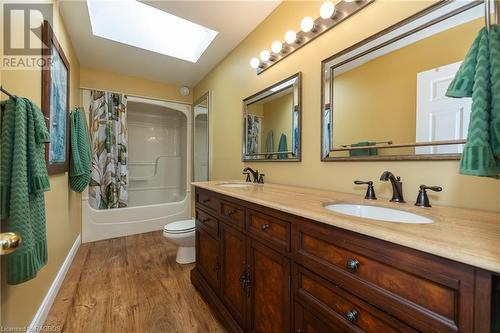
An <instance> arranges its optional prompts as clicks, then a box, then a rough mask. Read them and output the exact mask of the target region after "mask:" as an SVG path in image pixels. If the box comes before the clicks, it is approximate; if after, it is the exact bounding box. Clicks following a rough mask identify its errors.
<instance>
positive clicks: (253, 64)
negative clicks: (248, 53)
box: [250, 58, 260, 69]
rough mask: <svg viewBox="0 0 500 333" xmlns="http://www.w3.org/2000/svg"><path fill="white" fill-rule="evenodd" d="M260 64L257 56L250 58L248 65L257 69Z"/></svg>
mask: <svg viewBox="0 0 500 333" xmlns="http://www.w3.org/2000/svg"><path fill="white" fill-rule="evenodd" d="M259 65H260V60H259V58H252V59H250V66H251V67H252V68H253V69H257V68H258V67H259Z"/></svg>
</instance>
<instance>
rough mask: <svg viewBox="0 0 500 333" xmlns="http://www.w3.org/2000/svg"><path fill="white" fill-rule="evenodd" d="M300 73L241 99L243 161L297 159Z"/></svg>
mask: <svg viewBox="0 0 500 333" xmlns="http://www.w3.org/2000/svg"><path fill="white" fill-rule="evenodd" d="M301 85H302V82H301V73H297V74H295V75H292V76H291V77H288V78H286V79H284V80H282V81H280V82H277V83H275V84H273V85H272V86H270V87H268V88H266V89H264V90H262V91H260V92H258V93H256V94H254V95H252V96H250V97H247V98H245V99H244V100H243V154H242V160H243V161H252V162H261V161H262V162H264V161H265V162H271V161H274V162H298V161H300V159H301V133H300V132H301V108H302V97H301Z"/></svg>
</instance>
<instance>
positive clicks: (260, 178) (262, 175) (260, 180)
mask: <svg viewBox="0 0 500 333" xmlns="http://www.w3.org/2000/svg"><path fill="white" fill-rule="evenodd" d="M264 176H265V174H263V173H261V174H260V176H259V181H258V183H260V184H264Z"/></svg>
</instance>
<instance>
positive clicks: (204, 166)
mask: <svg viewBox="0 0 500 333" xmlns="http://www.w3.org/2000/svg"><path fill="white" fill-rule="evenodd" d="M209 105H210V101H209V93H206V94H205V95H203V96H202V97H201V98H200V99H198V101H196V102H195V104H194V107H193V118H194V120H193V180H194V181H195V182H199V181H207V180H209V179H210V172H209V171H210V145H209V141H210V140H209V121H208V120H209V116H210V107H209Z"/></svg>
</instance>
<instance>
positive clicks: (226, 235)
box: [220, 223, 247, 327]
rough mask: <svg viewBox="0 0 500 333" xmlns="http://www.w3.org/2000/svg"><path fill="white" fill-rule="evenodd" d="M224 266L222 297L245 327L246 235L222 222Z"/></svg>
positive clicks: (222, 270) (222, 272) (235, 317)
mask: <svg viewBox="0 0 500 333" xmlns="http://www.w3.org/2000/svg"><path fill="white" fill-rule="evenodd" d="M221 242H222V244H221V245H222V268H221V282H222V283H221V289H220V290H221V292H220V295H221V298H222V300H223V301H224V303H225V304H226V306H227V307H228V309H229V311H230V312H231V314H232V315H233V317H234V319H236V321H237V322H238V324H240V326H241V327H245V312H246V311H245V309H246V303H247V296H246V293H245V289H244V287H245V286H244V278H245V277H246V276H245V273H246V272H247V263H246V258H245V253H246V248H245V235H244V234H243V233H241V232H239V231H237V230H236V229H234V228H231V227H229V226H227V225H225V224H224V223H221Z"/></svg>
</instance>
